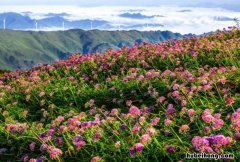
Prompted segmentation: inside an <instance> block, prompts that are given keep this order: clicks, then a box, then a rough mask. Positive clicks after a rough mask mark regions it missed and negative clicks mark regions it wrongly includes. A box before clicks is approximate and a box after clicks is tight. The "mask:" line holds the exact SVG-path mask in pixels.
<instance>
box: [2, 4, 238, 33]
mask: <svg viewBox="0 0 240 162" xmlns="http://www.w3.org/2000/svg"><path fill="white" fill-rule="evenodd" d="M0 6H1V7H0V13H3V12H17V13H25V12H30V14H29V15H28V16H30V17H31V18H32V19H37V20H38V19H41V18H44V17H46V16H45V14H47V13H62V12H64V13H68V14H69V15H70V16H67V17H65V18H66V19H68V20H71V21H72V20H84V19H91V20H104V21H107V22H109V23H110V24H111V25H112V26H113V27H114V30H115V29H119V28H120V29H121V27H124V26H131V25H132V26H136V25H138V26H140V27H139V28H136V27H133V29H136V30H170V31H173V32H180V33H182V34H186V33H195V34H202V33H204V32H209V31H215V30H217V29H223V28H225V27H228V26H231V25H234V22H233V21H232V20H233V18H238V19H240V0H211V1H209V0H91V1H90V0H89V1H87V0H11V1H10V0H0ZM182 11H187V12H182ZM126 12H128V14H129V13H130V14H133V13H134V14H141V15H143V16H145V17H146V16H147V17H152V18H147V19H146V18H144V19H132V18H126V17H125V18H124V17H121V16H119V15H121V14H123V13H126ZM156 15H160V16H156ZM0 21H1V20H0ZM156 25H158V26H157V27H156ZM159 25H160V26H162V27H160V26H159ZM59 27H60V26H58V27H56V28H57V29H58V28H59ZM60 28H61V27H60ZM57 29H56V30H57ZM42 30H55V27H54V28H50V29H42Z"/></svg>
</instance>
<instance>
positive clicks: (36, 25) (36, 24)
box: [35, 20, 38, 31]
mask: <svg viewBox="0 0 240 162" xmlns="http://www.w3.org/2000/svg"><path fill="white" fill-rule="evenodd" d="M35 29H36V31H38V23H37V21H36V20H35Z"/></svg>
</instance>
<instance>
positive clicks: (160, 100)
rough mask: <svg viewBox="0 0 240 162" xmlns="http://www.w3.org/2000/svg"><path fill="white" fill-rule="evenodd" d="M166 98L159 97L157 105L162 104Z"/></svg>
mask: <svg viewBox="0 0 240 162" xmlns="http://www.w3.org/2000/svg"><path fill="white" fill-rule="evenodd" d="M165 99H166V98H165V97H164V96H161V97H159V98H158V99H157V101H158V102H159V103H162V102H163V101H164V100H165Z"/></svg>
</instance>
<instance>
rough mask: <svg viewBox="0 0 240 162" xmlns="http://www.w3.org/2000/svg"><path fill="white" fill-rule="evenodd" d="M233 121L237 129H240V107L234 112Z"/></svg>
mask: <svg viewBox="0 0 240 162" xmlns="http://www.w3.org/2000/svg"><path fill="white" fill-rule="evenodd" d="M231 121H232V124H233V127H234V128H235V130H236V131H240V109H238V110H237V111H236V112H235V113H233V114H232V117H231Z"/></svg>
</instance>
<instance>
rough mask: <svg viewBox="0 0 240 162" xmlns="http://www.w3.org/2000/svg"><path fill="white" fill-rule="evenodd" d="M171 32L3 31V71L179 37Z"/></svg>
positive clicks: (0, 45) (0, 38)
mask: <svg viewBox="0 0 240 162" xmlns="http://www.w3.org/2000/svg"><path fill="white" fill-rule="evenodd" d="M180 37H181V35H180V34H175V33H172V32H168V31H166V32H161V31H156V32H154V31H152V32H151V31H150V32H139V31H99V30H92V31H84V30H78V29H76V30H68V31H51V32H43V31H40V32H34V31H14V30H5V31H4V30H0V69H8V70H16V69H29V68H31V67H33V66H35V65H37V64H38V63H53V62H54V61H55V60H58V59H63V58H66V57H68V56H70V55H71V54H72V53H75V52H78V53H83V54H86V53H92V52H96V51H100V52H103V51H105V50H106V49H108V48H113V49H117V48H119V47H122V46H124V45H127V46H133V45H134V43H136V42H137V43H142V42H149V43H158V42H162V41H164V40H166V39H173V38H180Z"/></svg>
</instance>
